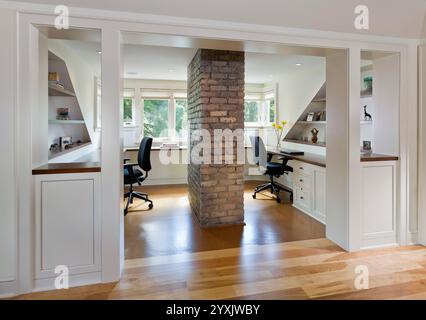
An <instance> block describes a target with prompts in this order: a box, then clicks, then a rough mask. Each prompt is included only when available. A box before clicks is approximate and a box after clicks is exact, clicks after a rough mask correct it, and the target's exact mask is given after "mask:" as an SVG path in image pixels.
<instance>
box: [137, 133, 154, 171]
mask: <svg viewBox="0 0 426 320" xmlns="http://www.w3.org/2000/svg"><path fill="white" fill-rule="evenodd" d="M151 147H152V138H148V137H144V138H143V139H142V141H141V144H140V146H139V152H138V165H139V167H141V169H142V170H143V171H145V172H148V171H150V170H151Z"/></svg>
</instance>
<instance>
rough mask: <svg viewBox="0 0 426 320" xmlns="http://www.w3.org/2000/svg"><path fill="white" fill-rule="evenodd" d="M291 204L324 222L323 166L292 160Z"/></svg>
mask: <svg viewBox="0 0 426 320" xmlns="http://www.w3.org/2000/svg"><path fill="white" fill-rule="evenodd" d="M292 167H293V206H295V207H296V208H298V209H299V210H301V211H303V212H305V213H306V214H308V215H310V216H311V217H313V218H315V219H317V220H318V221H320V222H322V223H325V216H326V214H325V192H326V191H325V177H326V175H325V168H323V167H320V166H315V165H312V164H309V163H305V162H301V161H296V160H293V165H292Z"/></svg>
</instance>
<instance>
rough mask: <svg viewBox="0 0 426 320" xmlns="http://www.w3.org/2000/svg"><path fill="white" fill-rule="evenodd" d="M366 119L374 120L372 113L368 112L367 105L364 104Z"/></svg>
mask: <svg viewBox="0 0 426 320" xmlns="http://www.w3.org/2000/svg"><path fill="white" fill-rule="evenodd" d="M364 120H365V121H371V120H373V118H371V114H369V113H368V112H367V106H366V105H365V106H364Z"/></svg>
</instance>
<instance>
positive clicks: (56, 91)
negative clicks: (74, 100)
mask: <svg viewBox="0 0 426 320" xmlns="http://www.w3.org/2000/svg"><path fill="white" fill-rule="evenodd" d="M49 96H62V97H75V93H74V92H72V91H70V90H67V89H64V88H62V87H60V86H57V85H54V84H49Z"/></svg>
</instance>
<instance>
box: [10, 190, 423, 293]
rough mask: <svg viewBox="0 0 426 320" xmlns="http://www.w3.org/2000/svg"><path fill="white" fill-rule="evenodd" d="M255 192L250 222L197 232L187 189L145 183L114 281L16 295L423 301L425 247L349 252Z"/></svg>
mask: <svg viewBox="0 0 426 320" xmlns="http://www.w3.org/2000/svg"><path fill="white" fill-rule="evenodd" d="M251 190H252V185H250V184H248V185H247V189H246V196H245V201H246V202H245V212H246V222H247V225H246V227H244V228H242V227H239V228H236V227H229V228H212V229H202V228H199V227H198V226H197V225H196V224H194V221H193V220H192V218H191V215H190V214H189V213H188V206H187V202H186V200H185V195H186V190H185V188H184V187H173V188H164V187H161V188H148V189H144V191H148V192H149V193H150V196H151V197H152V199H153V200H154V203H155V209H156V210H155V211H144V205H143V204H138V203H135V206H134V211H132V212H130V213H129V214H128V216H127V217H126V218H125V220H126V226H125V227H126V256H127V258H128V260H126V261H125V269H124V272H123V277H122V279H121V280H120V281H119V282H118V283H110V284H98V285H91V286H84V287H77V288H71V289H68V290H62V291H55V292H54V291H50V292H40V293H32V294H28V295H23V296H19V297H17V299H426V269H425V267H426V248H425V247H421V246H408V247H399V248H391V249H377V250H368V251H362V252H356V253H347V252H345V251H343V250H342V249H341V248H339V247H338V246H336V245H334V244H333V243H332V242H331V241H329V240H327V239H324V238H323V237H324V227H323V226H322V225H321V224H319V223H318V222H316V221H315V220H313V219H311V218H309V217H307V216H306V215H303V214H301V213H300V212H299V211H298V210H296V209H294V208H292V207H291V206H290V204H289V203H288V199H287V202H286V203H283V204H279V205H278V204H277V203H276V202H274V201H271V200H266V197H264V198H263V199H265V200H253V199H251V197H250V191H251ZM171 207H173V208H174V210H173V214H170V208H171ZM167 208H168V209H167ZM317 237H321V238H319V239H312V238H317ZM300 239H304V240H301V241H292V242H287V241H291V240H300ZM359 265H365V266H367V267H368V270H369V287H370V289H368V290H356V289H355V287H354V281H355V277H356V274H355V268H356V267H357V266H359Z"/></svg>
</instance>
